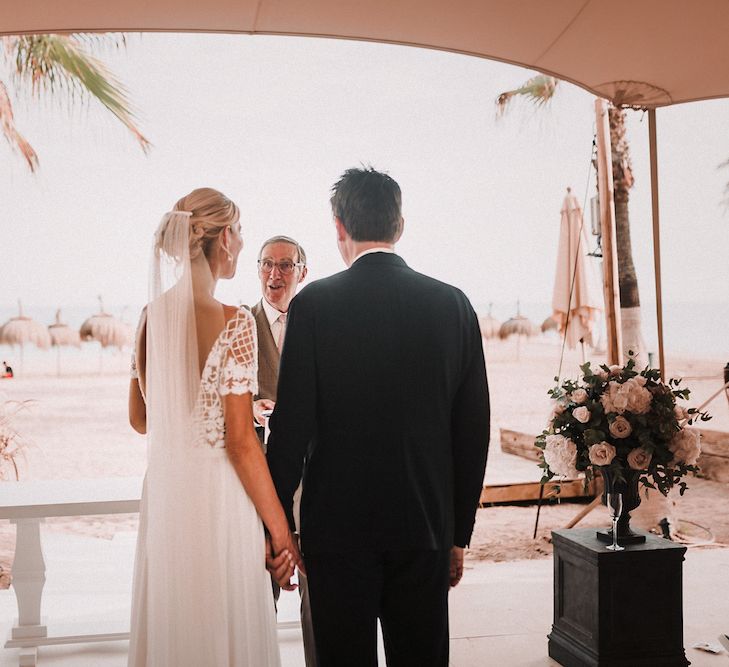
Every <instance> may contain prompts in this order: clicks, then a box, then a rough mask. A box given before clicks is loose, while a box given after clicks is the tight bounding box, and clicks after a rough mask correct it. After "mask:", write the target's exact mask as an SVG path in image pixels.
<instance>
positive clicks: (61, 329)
mask: <svg viewBox="0 0 729 667" xmlns="http://www.w3.org/2000/svg"><path fill="white" fill-rule="evenodd" d="M48 333H49V334H50V335H51V345H52V346H53V347H55V348H56V373H57V374H58V375H60V374H61V348H62V347H81V336H80V334H79V332H78V331H76V329H72V328H71V327H70V326H68V324H64V323H63V322H61V310H60V308H59V309H58V310H57V311H56V321H55V323H54V324H51V325H50V326H49V327H48Z"/></svg>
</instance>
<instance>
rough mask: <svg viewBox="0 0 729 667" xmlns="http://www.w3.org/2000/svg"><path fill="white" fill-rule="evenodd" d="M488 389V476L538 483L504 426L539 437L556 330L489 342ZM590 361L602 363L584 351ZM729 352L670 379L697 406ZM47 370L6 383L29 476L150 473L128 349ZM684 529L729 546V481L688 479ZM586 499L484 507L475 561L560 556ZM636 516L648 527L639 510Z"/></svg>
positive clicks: (726, 413)
mask: <svg viewBox="0 0 729 667" xmlns="http://www.w3.org/2000/svg"><path fill="white" fill-rule="evenodd" d="M485 351H486V360H487V368H488V375H489V385H490V392H491V409H492V431H491V447H490V452H489V461H488V465H487V472H486V482H487V483H492V484H496V483H509V482H524V481H537V480H538V479H539V477H540V471H539V469H538V468H537V466H536V464H535V463H534V462H532V461H528V460H526V459H523V458H520V457H515V456H512V455H509V454H504V453H503V452H502V451H501V450H500V447H499V429H501V428H506V429H512V430H517V431H522V432H525V433H533V434H537V433H538V432H540V431H541V430H542V428H543V425H544V423H545V420H546V417H547V415H548V414H549V397H548V396H547V390H548V389H549V388H550V387H552V386H553V384H554V382H553V378H554V376H555V375H557V373H558V368H559V359H560V341H559V339H558V338H557V337H556V336H542V337H537V338H533V339H530V340H528V341H526V340H523V341H522V343H521V345H520V349H519V350H518V358H517V343H516V340H515V339H510V340H507V341H488V342H487V343H486V345H485ZM587 356H588V359H590V360H592V361H594V362H595V363H603V362H604V358H603V357H602V356H600V355H598V354H594V353H592V354H591V353H590V351H589V350H588V352H587ZM581 362H582V356H581V352H580V351H579V350H571V351H570V350H568V351H567V352H566V354H565V359H564V363H563V370H562V375H563V376H564V377H567V376H571V377H576V376H577V374H578V372H579V369H578V366H579V364H580V363H581ZM726 362H727V360H726V359H696V358H694V359H689V358H687V357H680V356H672V355H670V354H668V353H667V374H668V376H669V377H683V378H685V384H686V385H687V386H688V387H689V388H690V389H691V390H692V396H691V401H690V402H689V405H690V406H698V405H700V404H701V403H702V402H703V401H704V400H706V399H707V398H708V397H709V396H710V395H711V394H713V393H714V392H715V391H716V390H717V389H719V388H720V387H721V385H722V384H723V381H722V369H723V366H724V364H726ZM46 368H47V370H46V369H45V368H44V362H43V360H42V358H41V357H38V356H37V355H36V357H35V358H34V360H33V363H32V364H28V368H27V372H25V373H19V374H18V376H17V377H16V378H14V379H13V380H6V381H3V384H2V385H1V386H0V391H2V393H3V398H4V399H5V400H15V401H31V403H29V404H28V408H27V409H26V410H24V411H22V412H21V413H19V414H18V415H17V417H16V419H15V422H14V423H15V427H16V428H17V430H18V431H19V432H20V433H21V434H22V435H23V437H24V438H25V440H26V441H27V445H26V446H25V447H24V449H23V451H22V456H21V457H20V459H19V467H20V474H21V479H25V480H43V479H73V478H96V477H114V476H139V475H143V474H144V469H145V459H146V453H145V439H144V437H142V436H139V435H137V434H136V433H135V432H134V431H132V429H131V428H130V427H129V425H128V423H127V417H126V410H127V407H126V396H127V387H128V382H129V380H128V376H127V373H126V358H125V356H124V355H107V356H106V357H105V358H104V364H103V368H104V370H103V372H102V373H101V374H99V358H98V355H95V354H93V353H92V352H91V351H89V353H88V354H86V355H84V356H79V357H78V358H76V359H75V360H74V364H73V366H72V369H71V368H68V369H67V370H65V371H64V374H62V375H61V376H60V377H58V376H56V374H55V368H56V366H55V357H54V356H53V353H49V354H48V357H47V364H46ZM708 410H709V412H710V413H711V414H712V415H713V417H714V418H713V420H712V421H711V422H709V423H708V424H707V427H708V428H711V429H713V430H720V431H729V403H728V402H727V400H726V398H725V397H724V396H723V395H721V396H719V397H718V398H717V399H715V400H714V401H713V402H712V403H711V405H710V406H709V407H708ZM670 500H671V503H672V513H673V515H674V517H676V518H678V520H679V526H678V527H679V529H680V531H681V533H682V534H684V535H686V536H687V538H688V539H690V540H691V541H692V542H694V543H696V544H697V545H698V544H699V543H702V544H703V543H705V542H711V543H713V544H714V545H720V544H724V545H727V544H729V484H722V483H718V482H713V481H710V480H705V479H700V478H692V479H689V490H688V492H687V493H686V495H685V496H684V497H683V498H680V499H679V498H671V499H670ZM583 505H584V501H582V504H580V503H578V502H568V501H550V502H548V503H545V504H544V505H543V507H542V509H541V514H540V519H539V530H538V534H537V537H536V539H533V538H532V534H533V530H534V524H535V519H536V505H534V504H531V505H528V504H523V505H509V506H506V505H498V506H490V507H485V508H482V509H480V510H479V511H478V515H477V521H476V529H475V533H474V538H473V541H472V545H471V550H470V552H469V554H468V558H469V559H471V560H475V559H478V560H489V561H504V560H515V559H523V558H548V557H550V556H551V553H552V550H551V543H550V531H551V530H552V529H554V528H559V527H563V526H564V525H565V524H566V523H567V522H568V521H569V520H570V519H572V517H573V516H574V515H575V514H577V512H578V511H579V510H580V509H581V508H582V507H583ZM607 523H608V518H607V513H606V511H605V509H604V508H597V509H596V510H594V511H593V512H592V513H591V514H589V515H588V516H587V517H586V518H585V519H584V520H583V521H582V522H581V523H580V525H581V526H604V525H606V524H607ZM634 523H636V524H637V525H639V526H640V525H641V511H640V508H639V510H638V511H636V512H635V513H634ZM47 525H48V528H49V529H51V530H58V531H71V532H74V533H78V534H83V535H88V536H95V537H100V538H111V537H112V536H113V535H114V534H115V533H117V532H119V531H134V530H135V529H136V525H137V517H136V516H131V515H130V516H116V517H109V518H107V517H86V518H75V519H53V520H49V521H48V522H47ZM13 548H14V528H13V527H12V526H10V525H9V524H8V523H7V522H1V523H0V566H2V568H3V572H4V577H3V580H4V581H5V583H6V584H7V571H8V570H9V568H10V563H11V561H12V552H13Z"/></svg>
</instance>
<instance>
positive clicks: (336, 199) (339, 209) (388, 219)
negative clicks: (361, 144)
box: [331, 167, 402, 243]
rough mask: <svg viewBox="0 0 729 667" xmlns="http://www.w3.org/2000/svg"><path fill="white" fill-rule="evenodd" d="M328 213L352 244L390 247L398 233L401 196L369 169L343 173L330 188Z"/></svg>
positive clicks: (389, 182)
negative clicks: (339, 224) (367, 243)
mask: <svg viewBox="0 0 729 667" xmlns="http://www.w3.org/2000/svg"><path fill="white" fill-rule="evenodd" d="M331 204H332V212H333V213H334V215H335V216H336V217H337V218H339V220H340V221H341V222H342V224H343V225H344V228H345V229H346V230H347V234H349V235H350V236H351V237H352V240H353V241H385V242H387V243H392V242H394V241H396V240H397V239H398V237H399V236H400V232H401V231H402V194H401V193H400V186H399V185H398V184H397V183H396V182H395V180H394V179H393V178H391V177H390V176H388V175H387V174H385V173H382V172H379V171H376V170H375V169H373V168H372V167H363V168H362V169H347V171H345V172H344V174H342V177H341V178H340V179H339V180H338V181H337V182H336V183H335V184H334V185H333V186H332V198H331Z"/></svg>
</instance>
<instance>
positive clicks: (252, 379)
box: [219, 309, 258, 396]
mask: <svg viewBox="0 0 729 667" xmlns="http://www.w3.org/2000/svg"><path fill="white" fill-rule="evenodd" d="M228 329H229V335H228V336H227V340H226V345H225V350H224V353H223V359H222V365H221V368H220V386H219V390H220V395H221V396H225V395H226V394H246V393H251V394H256V393H258V342H257V339H256V320H255V319H254V318H253V315H251V314H250V313H249V312H248V311H247V310H245V309H241V310H239V311H238V313H237V314H236V315H235V316H234V317H233V318H232V319H231V321H230V322H229V323H228Z"/></svg>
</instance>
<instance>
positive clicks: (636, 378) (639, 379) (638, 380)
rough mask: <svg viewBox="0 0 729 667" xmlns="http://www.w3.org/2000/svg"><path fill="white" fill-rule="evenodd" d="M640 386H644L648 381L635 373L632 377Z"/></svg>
mask: <svg viewBox="0 0 729 667" xmlns="http://www.w3.org/2000/svg"><path fill="white" fill-rule="evenodd" d="M633 379H634V380H635V381H636V382H637V383H638V384H639V385H640V386H641V387H645V383H646V382H648V380H647V379H646V378H644V377H643V376H642V375H636V376H635V377H634V378H633Z"/></svg>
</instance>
